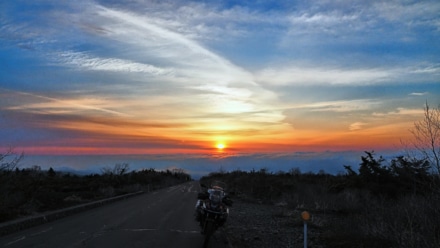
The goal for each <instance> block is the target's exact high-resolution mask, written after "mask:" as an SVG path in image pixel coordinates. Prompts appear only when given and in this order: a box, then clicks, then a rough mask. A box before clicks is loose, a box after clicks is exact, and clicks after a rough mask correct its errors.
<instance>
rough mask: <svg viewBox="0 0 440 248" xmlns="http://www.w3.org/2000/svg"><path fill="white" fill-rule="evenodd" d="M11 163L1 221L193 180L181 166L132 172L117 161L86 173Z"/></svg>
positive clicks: (4, 173) (3, 176) (2, 181)
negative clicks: (97, 170) (110, 165)
mask: <svg viewBox="0 0 440 248" xmlns="http://www.w3.org/2000/svg"><path fill="white" fill-rule="evenodd" d="M9 165H10V166H8V167H5V168H3V169H2V170H0V199H1V201H0V222H4V221H8V220H12V219H15V218H18V217H23V216H27V215H31V214H34V213H39V212H44V211H50V210H55V209H60V208H64V207H69V206H73V205H77V204H82V203H87V202H91V201H95V200H100V199H105V198H109V197H113V196H118V195H123V194H127V193H133V192H138V191H151V190H155V189H158V188H163V187H167V186H171V185H175V184H179V183H182V182H185V181H188V180H191V177H190V176H189V175H188V174H187V173H185V172H184V171H183V170H180V169H172V170H166V171H156V170H155V169H144V170H140V171H131V172H129V166H128V164H116V165H115V166H114V167H113V168H110V167H106V168H103V169H102V173H101V174H90V175H86V176H79V175H76V174H71V173H65V172H59V171H55V170H54V169H52V168H50V169H49V170H41V168H40V167H39V166H33V167H32V168H25V169H19V168H18V167H16V166H11V164H9ZM12 165H14V164H12ZM12 167H14V168H12Z"/></svg>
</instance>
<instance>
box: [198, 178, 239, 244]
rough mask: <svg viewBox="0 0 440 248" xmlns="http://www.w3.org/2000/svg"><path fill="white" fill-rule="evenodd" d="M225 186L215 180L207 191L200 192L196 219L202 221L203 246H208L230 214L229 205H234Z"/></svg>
mask: <svg viewBox="0 0 440 248" xmlns="http://www.w3.org/2000/svg"><path fill="white" fill-rule="evenodd" d="M201 186H202V187H204V186H205V185H203V184H202V185H201ZM225 186H226V185H225V184H224V183H222V182H219V181H214V182H213V183H212V184H211V187H210V188H209V189H208V190H207V192H202V193H199V194H198V200H197V204H196V220H197V221H199V222H200V227H201V229H202V231H201V233H202V234H203V235H204V236H205V239H204V242H203V247H208V244H209V240H210V239H211V237H212V235H213V234H214V233H215V231H216V230H217V229H218V228H219V227H221V226H223V225H224V224H225V222H226V220H227V218H228V216H229V208H228V207H230V206H232V200H231V199H230V198H229V197H228V196H227V195H226V193H225V191H224V189H225ZM205 187H206V186H205Z"/></svg>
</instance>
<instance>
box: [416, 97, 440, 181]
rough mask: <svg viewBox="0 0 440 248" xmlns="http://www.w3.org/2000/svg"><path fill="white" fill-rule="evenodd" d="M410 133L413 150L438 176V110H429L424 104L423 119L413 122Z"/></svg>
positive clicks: (439, 158)
mask: <svg viewBox="0 0 440 248" xmlns="http://www.w3.org/2000/svg"><path fill="white" fill-rule="evenodd" d="M410 132H411V133H412V134H413V136H414V141H413V146H414V148H416V150H417V151H418V152H420V153H421V154H422V155H423V157H424V158H425V159H427V160H428V161H429V162H430V164H431V166H432V167H433V168H434V169H435V170H436V172H437V173H438V174H439V175H440V108H439V107H437V108H432V109H431V108H430V107H429V105H428V102H426V104H425V108H424V116H423V119H422V120H420V121H417V122H415V123H414V128H412V129H411V130H410Z"/></svg>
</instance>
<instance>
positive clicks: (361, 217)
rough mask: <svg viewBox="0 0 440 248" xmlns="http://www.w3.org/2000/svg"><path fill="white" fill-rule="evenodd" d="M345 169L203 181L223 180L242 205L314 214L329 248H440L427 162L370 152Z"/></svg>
mask: <svg viewBox="0 0 440 248" xmlns="http://www.w3.org/2000/svg"><path fill="white" fill-rule="evenodd" d="M344 168H345V173H340V174H338V175H330V174H327V173H325V172H324V171H320V172H319V173H316V174H315V173H301V171H300V170H299V169H298V168H294V169H291V170H290V171H289V172H278V173H270V172H269V171H268V169H260V170H258V171H255V170H253V171H240V170H237V171H232V172H216V173H211V174H210V175H208V176H206V177H203V178H201V182H203V183H204V184H209V182H211V181H213V180H221V181H224V182H225V183H226V184H227V185H228V186H229V188H228V191H230V192H231V193H233V194H235V195H236V197H238V198H240V199H242V200H246V201H253V202H256V203H259V204H273V205H277V206H286V207H287V208H289V209H297V210H308V211H310V212H311V213H312V214H313V215H315V217H316V218H315V220H316V221H315V222H313V221H312V222H311V223H310V224H311V226H312V228H317V229H321V231H322V233H323V235H322V236H323V237H322V238H323V239H324V240H325V243H326V244H327V246H328V247H440V225H439V223H440V180H439V175H438V174H434V173H432V170H431V166H430V164H429V162H428V161H427V160H418V159H414V158H407V157H404V156H401V157H396V158H394V159H391V161H386V160H385V159H384V158H382V157H379V158H377V157H376V155H375V154H374V153H373V152H366V153H365V156H362V157H361V163H360V166H359V168H358V170H357V171H355V170H353V169H352V168H351V166H344Z"/></svg>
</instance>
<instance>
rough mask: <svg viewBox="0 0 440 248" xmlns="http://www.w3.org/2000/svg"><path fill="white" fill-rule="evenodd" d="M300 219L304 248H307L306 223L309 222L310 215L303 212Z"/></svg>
mask: <svg viewBox="0 0 440 248" xmlns="http://www.w3.org/2000/svg"><path fill="white" fill-rule="evenodd" d="M301 219H302V220H303V221H304V248H307V222H308V221H309V220H310V213H309V212H307V211H303V212H302V213H301Z"/></svg>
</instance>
